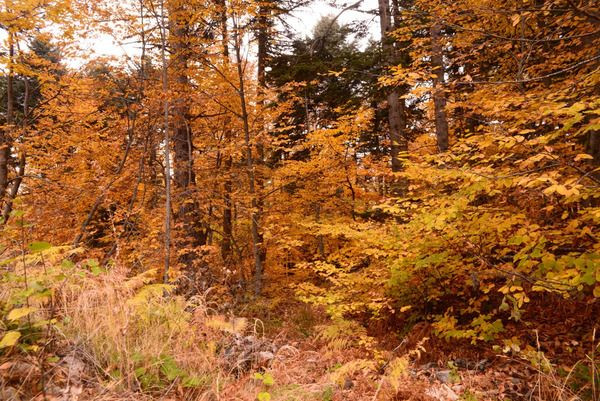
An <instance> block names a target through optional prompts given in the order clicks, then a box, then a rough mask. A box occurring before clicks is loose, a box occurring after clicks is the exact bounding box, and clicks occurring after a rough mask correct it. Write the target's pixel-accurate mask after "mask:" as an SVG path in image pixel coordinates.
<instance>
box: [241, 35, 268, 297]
mask: <svg viewBox="0 0 600 401" xmlns="http://www.w3.org/2000/svg"><path fill="white" fill-rule="evenodd" d="M234 35H235V57H236V64H237V73H238V79H239V88H238V93H239V96H240V105H241V109H242V123H243V126H244V142H245V146H246V168H247V170H248V180H249V192H250V197H251V211H250V220H251V223H250V224H251V234H252V253H253V256H254V293H255V294H256V295H259V294H260V292H261V290H262V274H263V265H262V258H261V255H260V247H261V246H262V244H261V239H260V234H259V228H258V227H259V218H260V217H259V213H258V200H257V196H256V183H255V181H256V178H255V172H254V167H255V166H254V159H253V156H252V143H251V141H250V123H249V116H248V109H247V103H246V91H245V78H244V71H243V68H242V57H241V40H240V37H239V32H238V31H237V27H236V31H235V34H234Z"/></svg>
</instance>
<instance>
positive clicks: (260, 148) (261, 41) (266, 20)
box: [255, 1, 271, 266]
mask: <svg viewBox="0 0 600 401" xmlns="http://www.w3.org/2000/svg"><path fill="white" fill-rule="evenodd" d="M270 26H271V4H270V2H269V1H265V2H261V3H260V7H259V11H258V32H257V39H258V54H257V56H258V60H257V80H258V104H259V106H260V109H261V111H262V109H263V108H264V105H265V104H264V95H265V92H266V88H267V77H266V75H265V72H266V66H267V57H268V47H269V28H270ZM259 126H260V127H262V129H263V132H262V137H261V138H259V140H258V141H257V144H256V152H257V157H256V164H258V165H259V166H260V167H262V169H260V170H259V171H258V172H257V173H255V174H256V186H257V188H258V193H259V194H260V193H262V190H263V188H264V182H265V180H264V177H263V175H262V174H263V172H264V168H265V167H266V165H265V159H266V158H265V144H264V136H266V135H267V128H266V127H267V125H266V123H265V121H262V119H261V121H259ZM256 203H257V211H256V213H257V224H258V230H257V231H258V243H259V249H258V254H259V258H260V264H261V266H263V265H264V263H265V260H266V258H267V248H266V246H265V244H264V236H263V232H262V230H261V229H260V222H261V221H262V217H263V216H262V215H263V212H264V201H263V199H262V198H261V197H260V196H257V202H256Z"/></svg>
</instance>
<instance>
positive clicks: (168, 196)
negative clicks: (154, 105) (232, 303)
mask: <svg viewBox="0 0 600 401" xmlns="http://www.w3.org/2000/svg"><path fill="white" fill-rule="evenodd" d="M160 19H161V21H160V39H161V61H162V91H163V97H164V99H163V130H164V135H165V137H164V141H165V144H164V147H165V149H164V152H165V153H164V155H165V156H164V157H165V264H164V272H163V281H164V282H165V283H166V282H167V281H169V264H170V256H171V138H170V135H169V97H168V91H169V76H168V70H167V68H168V65H167V56H166V49H165V48H166V46H167V37H166V36H167V28H166V25H165V24H166V21H165V5H164V1H163V0H161V1H160Z"/></svg>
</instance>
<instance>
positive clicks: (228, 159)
mask: <svg viewBox="0 0 600 401" xmlns="http://www.w3.org/2000/svg"><path fill="white" fill-rule="evenodd" d="M216 3H217V5H218V6H219V17H220V18H219V19H220V24H221V41H222V42H221V46H222V48H223V60H224V64H225V66H226V67H227V68H226V69H228V66H229V29H228V27H227V3H226V2H225V0H216ZM228 119H229V117H226V120H225V123H224V125H223V129H224V130H225V142H226V143H227V144H229V143H230V142H231V140H232V133H231V129H230V128H229V121H228ZM232 167H233V157H232V156H231V154H229V155H225V163H224V170H225V182H224V183H223V239H222V241H221V257H222V258H223V261H224V262H225V263H226V264H228V265H229V264H231V263H232V242H233V219H232V217H233V213H232V202H231V192H232V191H233V182H232V178H231V170H232Z"/></svg>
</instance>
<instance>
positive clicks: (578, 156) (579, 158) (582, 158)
mask: <svg viewBox="0 0 600 401" xmlns="http://www.w3.org/2000/svg"><path fill="white" fill-rule="evenodd" d="M593 158H594V156H592V155H588V154H587V153H580V154H578V155H577V156H575V161H576V162H578V161H579V160H586V159H593Z"/></svg>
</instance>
